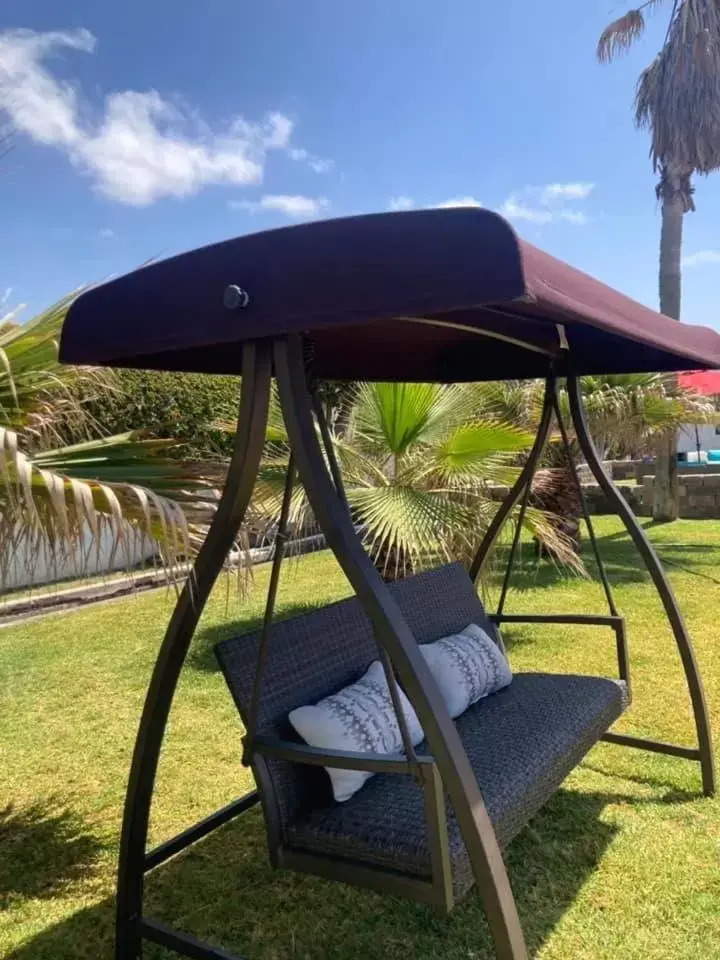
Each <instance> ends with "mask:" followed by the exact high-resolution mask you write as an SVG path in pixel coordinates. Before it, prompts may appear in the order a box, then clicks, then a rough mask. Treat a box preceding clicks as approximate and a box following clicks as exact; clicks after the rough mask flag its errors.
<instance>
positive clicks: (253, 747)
mask: <svg viewBox="0 0 720 960" xmlns="http://www.w3.org/2000/svg"><path fill="white" fill-rule="evenodd" d="M273 362H274V368H275V375H276V377H277V381H278V386H279V392H280V400H281V406H282V410H283V415H284V417H285V422H286V425H287V430H288V435H289V438H290V446H291V449H292V452H293V457H294V461H295V465H296V468H297V471H298V474H299V476H300V479H301V481H302V483H303V485H304V487H305V491H306V494H307V497H308V500H309V502H310V505H311V507H312V509H313V511H314V514H315V517H316V519H317V521H318V523H319V525H320V527H321V529H322V530H323V532H324V533H325V535H326V537H327V541H328V544H329V546H330V547H331V549H332V550H333V552H334V554H335V556H336V557H337V559H338V561H339V563H340V565H341V566H342V568H343V570H344V572H345V574H346V576H347V577H348V579H349V580H350V582H351V584H352V586H353V588H354V589H355V592H356V594H357V595H358V597H359V599H360V601H361V603H362V604H363V606H364V608H365V610H366V612H367V614H368V616H369V617H370V619H371V621H372V623H373V625H374V627H375V633H376V637H377V641H378V645H379V648H380V651H381V655H382V656H383V659H384V662H385V663H386V669H387V670H388V679H389V681H390V682H391V689H393V686H394V682H395V673H397V676H398V677H399V679H400V681H401V682H402V684H403V686H404V688H405V690H406V692H407V694H408V696H409V699H410V701H411V702H412V704H413V706H414V707H415V710H416V712H417V715H418V718H419V720H420V723H421V724H422V726H423V729H424V731H425V733H426V738H427V741H428V744H429V746H430V749H431V751H432V756H431V757H429V756H413V755H412V753H411V754H410V755H408V756H387V755H382V756H375V755H368V754H348V753H344V752H334V753H330V752H326V751H321V750H317V749H315V748H312V747H309V746H305V745H302V744H297V743H284V742H279V741H273V740H269V739H267V738H264V737H261V736H255V737H254V738H252V739H251V740H250V741H248V743H247V750H248V754H249V756H247V759H249V760H251V761H252V765H253V770H254V772H255V776H256V779H257V781H258V784H259V786H260V788H261V789H260V793H261V794H262V795H263V797H262V798H263V810H264V814H265V820H266V826H267V832H268V845H269V848H270V857H271V862H272V863H273V865H283V866H287V867H290V868H294V869H298V870H302V871H305V872H310V873H316V874H319V875H321V876H325V877H329V878H332V879H342V880H345V881H350V882H355V883H358V884H361V885H363V886H371V887H375V888H376V889H381V890H387V891H389V892H392V893H396V894H401V895H404V896H406V897H410V898H412V899H415V900H420V901H421V902H424V903H427V904H430V905H432V906H434V907H436V908H437V909H440V910H441V911H443V912H446V911H448V910H449V909H450V908H451V906H452V903H453V895H452V877H451V869H450V858H449V852H448V836H447V828H446V817H445V794H446V793H447V795H448V796H449V798H450V801H451V803H452V805H453V808H454V810H455V814H456V816H457V820H458V823H459V826H460V829H461V832H462V835H463V839H464V841H465V845H466V847H467V851H468V854H469V857H470V862H471V865H472V869H473V873H474V875H475V881H476V883H477V886H478V890H479V893H480V896H481V898H482V901H483V905H484V908H485V912H486V915H487V918H488V923H489V926H490V929H491V932H492V936H493V939H494V942H495V948H496V955H497V957H498V958H499V960H526V958H527V951H526V948H525V943H524V939H523V933H522V929H521V926H520V921H519V918H518V915H517V909H516V906H515V901H514V898H513V895H512V891H511V888H510V883H509V880H508V876H507V872H506V870H505V865H504V863H503V859H502V856H501V853H500V848H499V846H498V843H497V839H496V837H495V833H494V830H493V827H492V824H491V822H490V818H489V816H488V814H487V811H486V809H485V805H484V803H483V798H482V795H481V792H480V789H479V787H478V784H477V781H476V779H475V776H474V774H473V771H472V768H471V766H470V763H469V761H468V758H467V756H466V754H465V750H464V748H463V746H462V743H461V741H460V738H459V736H458V734H457V731H456V729H455V726H454V724H453V722H452V720H451V718H450V716H449V714H448V712H447V708H446V706H445V703H444V700H443V698H442V696H441V695H440V692H439V690H438V688H437V685H436V683H435V681H434V679H433V677H432V675H431V673H430V671H429V669H428V667H427V664H426V662H425V659H424V658H423V657H422V656H421V655H420V654H419V651H418V649H417V645H416V643H415V640H414V637H413V636H412V633H411V632H410V630H409V628H408V626H407V623H406V622H405V620H404V618H403V616H402V614H401V613H400V610H399V608H398V606H397V604H396V603H395V601H394V600H393V598H392V595H391V594H390V592H389V590H388V588H387V586H386V584H385V583H384V582H383V581H382V579H381V577H380V576H379V574H378V573H377V571H376V569H375V567H374V566H373V564H372V563H371V561H370V559H369V558H368V556H367V554H366V553H365V551H364V549H363V547H362V544H361V542H360V540H359V538H358V537H357V534H356V531H355V529H354V527H353V523H352V519H351V516H350V513H349V510H348V508H347V503H346V501H345V498H344V492H343V490H342V479H341V478H340V475H339V470H338V469H337V464H336V463H334V461H333V457H332V452H331V450H330V449H328V442H327V437H326V435H325V434H326V432H327V431H326V425H323V420H322V418H319V419H318V425H319V428H320V432H321V436H322V439H323V440H324V441H325V447H326V451H325V454H326V456H324V455H323V448H322V446H321V444H320V441H319V439H318V432H317V430H316V425H315V419H314V417H315V415H316V414H317V409H316V410H315V414H314V411H313V401H312V398H311V396H310V393H309V391H308V387H307V382H306V371H305V367H304V363H303V351H302V343H301V341H300V339H299V338H297V337H289V338H282V339H278V340H276V341H274V342H272V343H270V342H267V341H260V342H257V343H250V344H247V345H246V346H245V348H244V352H243V368H242V393H241V401H240V413H239V418H238V430H237V437H236V443H235V448H234V453H233V457H232V460H231V463H230V468H229V471H228V477H227V481H226V485H225V490H224V492H223V496H222V498H221V501H220V503H219V506H218V510H217V513H216V516H215V518H214V520H213V523H212V525H211V528H210V531H209V533H208V536H207V539H206V541H205V544H204V545H203V547H202V549H201V551H200V553H199V555H198V558H197V560H196V562H195V566H194V568H193V572H192V574H191V576H190V578H189V580H188V583H187V584H186V586H185V589H184V590H183V592H182V594H181V596H180V598H179V600H178V603H177V606H176V608H175V611H174V613H173V616H172V618H171V621H170V624H169V626H168V629H167V632H166V635H165V639H164V641H163V644H162V646H161V648H160V652H159V654H158V658H157V662H156V665H155V669H154V671H153V675H152V679H151V682H150V686H149V689H148V693H147V697H146V701H145V706H144V709H143V714H142V718H141V722H140V728H139V730H138V735H137V740H136V744H135V751H134V754H133V761H132V767H131V771H130V779H129V783H128V790H127V796H126V803H125V812H124V819H123V830H122V837H121V847H120V864H119V871H118V898H117V933H116V953H115V956H116V960H141V957H142V943H143V940H149V941H152V942H155V943H159V944H162V945H163V946H165V947H167V948H169V949H172V950H175V951H176V952H178V953H180V954H183V955H185V956H188V957H193V958H198V960H242V958H239V957H236V956H234V955H233V954H230V953H228V952H227V951H225V950H222V949H219V948H217V947H213V946H211V945H210V944H206V943H203V942H202V941H199V940H197V939H196V938H194V937H192V936H190V935H188V934H183V933H179V932H177V931H174V930H171V929H170V928H168V927H166V926H165V925H164V924H162V923H159V922H157V921H155V920H152V919H150V918H147V917H144V916H143V913H142V906H143V888H144V877H145V874H146V873H147V872H149V871H150V870H152V869H154V868H155V867H157V866H159V865H160V864H161V863H164V862H165V861H166V860H168V859H170V858H171V857H173V856H175V855H176V854H177V853H180V852H181V851H182V850H184V849H186V848H187V847H188V846H190V845H191V844H193V843H195V842H197V841H198V840H200V839H201V838H202V837H205V836H207V835H208V834H209V833H211V832H212V831H213V830H215V829H216V828H217V827H219V826H221V825H223V824H225V823H228V822H229V821H230V820H232V819H234V818H235V817H236V816H238V815H239V814H241V813H243V812H244V811H246V810H248V809H249V808H250V807H252V806H254V805H255V804H256V803H257V802H258V800H259V799H260V797H259V794H258V792H251V793H249V794H248V795H247V796H245V797H241V798H239V799H238V800H236V801H234V802H233V803H231V804H229V805H227V806H226V807H224V808H222V809H221V810H218V811H217V812H216V813H214V814H212V815H211V816H210V817H207V818H206V819H204V820H202V821H200V823H197V824H195V825H194V826H192V827H190V828H189V829H187V830H185V831H183V832H182V833H180V834H179V835H177V836H176V837H173V838H171V839H170V840H168V841H167V842H165V843H163V844H161V845H160V846H159V847H157V848H156V849H154V850H151V851H150V852H146V849H145V848H146V843H147V834H148V822H149V813H150V804H151V800H152V792H153V787H154V782H155V775H156V771H157V764H158V759H159V755H160V748H161V745H162V740H163V736H164V732H165V727H166V724H167V719H168V714H169V711H170V707H171V704H172V700H173V696H174V693H175V688H176V686H177V681H178V678H179V675H180V671H181V669H182V666H183V663H184V661H185V657H186V654H187V651H188V648H189V645H190V641H191V639H192V635H193V633H194V630H195V627H196V625H197V622H198V620H199V618H200V615H201V613H202V610H203V608H204V606H205V603H206V601H207V598H208V596H209V594H210V591H211V589H212V586H213V584H214V582H215V580H216V578H217V575H218V574H219V572H220V570H221V569H222V565H223V563H224V560H225V557H226V555H227V552H228V550H229V549H230V547H231V545H232V543H233V542H234V539H235V537H236V535H237V532H238V529H239V527H240V524H241V523H242V520H243V518H244V515H245V512H246V510H247V507H248V503H249V500H250V495H251V492H252V488H253V485H254V481H255V477H256V474H257V471H258V468H259V465H260V459H261V455H262V450H263V443H264V436H265V425H266V421H267V412H268V404H269V395H270V379H271V372H272V365H273ZM568 392H569V396H570V409H571V416H572V421H573V425H574V427H575V432H576V435H577V437H578V440H579V442H580V445H581V447H582V449H583V453H584V455H585V457H586V459H587V461H588V464H589V465H590V467H591V469H592V471H593V473H594V475H595V477H596V478H597V480H598V482H599V483H600V485H601V487H602V488H603V490H604V491H605V493H606V496H608V498H609V499H610V500H611V502H612V503H614V504H615V506H616V507H617V509H618V512H619V513H620V515H621V517H622V518H623V520H624V522H625V525H626V526H627V528H628V530H629V532H630V534H631V536H632V538H633V540H634V541H635V543H636V545H637V546H638V548H639V550H640V553H641V556H642V557H643V559H644V561H645V563H646V564H647V566H648V569H649V570H650V572H651V575H652V577H653V581H654V582H655V585H656V587H657V589H658V592H659V593H660V595H661V598H662V600H663V604H664V606H665V610H666V612H667V614H668V618H669V620H670V622H671V625H672V627H673V632H674V635H675V639H676V642H677V645H678V648H679V650H680V654H681V658H682V662H683V666H684V668H685V673H686V678H687V682H688V687H689V689H690V695H691V700H692V705H693V709H694V712H695V720H696V725H697V730H698V740H699V747H698V748H697V749H695V748H689V747H679V746H675V745H672V744H665V743H662V742H660V741H654V740H648V739H642V738H636V737H630V736H626V735H620V734H613V733H608V734H607V735H606V736H605V739H606V740H608V741H610V742H614V743H617V744H622V745H625V746H633V747H641V748H643V749H648V750H652V751H656V752H662V753H667V754H670V755H673V756H678V757H683V758H687V759H693V760H698V761H699V762H700V763H701V765H702V771H703V786H704V789H705V792H706V793H708V794H712V793H713V792H714V789H715V779H714V768H713V760H712V747H711V741H710V728H709V720H708V714H707V708H706V704H705V699H704V694H703V690H702V683H701V680H700V676H699V672H698V669H697V664H696V662H695V658H694V655H693V651H692V645H691V643H690V639H689V637H688V635H687V631H686V629H685V626H684V623H683V621H682V616H681V614H680V612H679V609H678V606H677V602H676V600H675V598H674V596H673V594H672V591H671V589H670V586H669V584H668V583H667V580H666V579H665V577H664V575H663V573H662V570H661V568H660V564H659V561H658V559H657V556H656V555H655V553H654V551H653V550H652V547H651V546H650V544H649V543H648V541H647V538H646V537H645V534H644V532H643V530H642V528H641V527H640V525H639V524H638V523H637V520H636V519H635V517H634V516H633V514H632V512H631V511H630V510H629V508H628V506H627V504H626V503H625V501H624V499H623V498H622V496H621V495H620V494H619V492H618V491H617V489H616V488H615V486H614V484H613V483H612V481H611V480H610V478H609V477H608V476H607V474H606V473H605V471H604V469H603V467H602V464H601V462H600V460H599V458H598V456H597V453H596V451H595V449H594V447H593V445H592V441H591V439H590V437H589V434H588V431H587V425H586V422H585V419H584V415H583V411H582V402H581V398H580V392H579V389H578V385H577V381H576V380H575V379H574V378H570V379H569V380H568ZM554 413H556V415H558V416H559V407H558V405H557V383H556V379H555V377H554V375H550V376H549V377H548V381H547V384H546V390H545V399H544V402H543V410H542V415H541V419H540V425H539V429H538V434H537V438H536V441H535V444H534V446H533V449H532V451H531V454H530V457H529V459H528V463H527V464H526V466H525V468H524V469H523V470H522V472H521V474H520V476H519V478H518V480H517V482H516V484H515V485H514V487H513V489H512V490H511V491H510V494H509V496H508V497H507V498H506V500H505V502H504V503H503V504H502V505H501V507H500V508H499V509H498V511H497V514H496V516H495V518H494V520H493V522H492V524H491V525H490V528H489V530H488V532H487V535H486V537H485V539H484V540H483V543H482V544H481V545H480V548H479V549H478V552H477V555H476V557H475V560H474V562H473V564H472V568H471V572H472V575H473V578H475V579H476V578H477V577H478V576H479V574H480V572H481V571H482V568H483V566H484V564H485V563H486V561H487V559H488V556H489V554H490V551H491V548H492V546H493V544H494V543H495V542H496V540H497V537H498V536H499V534H500V532H501V530H502V528H503V526H504V524H505V523H506V522H507V520H508V519H509V517H510V515H511V512H512V510H513V508H514V507H515V506H516V505H517V503H518V501H519V500H520V499H521V498H524V502H525V503H527V495H528V491H529V486H530V484H531V482H532V477H533V474H534V472H535V469H536V468H537V465H538V463H539V462H540V458H541V456H542V451H543V449H544V447H545V443H546V441H547V438H548V435H549V432H550V426H551V422H552V418H553V414H554ZM560 419H561V418H560ZM564 439H565V441H566V442H567V436H566V434H565V433H564ZM326 458H329V459H326ZM328 468H329V470H328ZM329 471H330V472H329ZM293 472H294V469H293V464H292V463H291V465H290V470H289V476H288V482H287V487H286V493H287V490H288V489H289V490H291V488H292V474H293ZM578 485H579V484H578ZM581 492H582V491H581ZM586 519H587V518H586ZM590 529H591V537H592V539H593V546H594V549H596V547H597V544H596V543H595V539H594V533H593V532H592V525H591V524H590ZM516 545H517V544H516ZM282 549H283V544H282V541H281V542H280V544H279V545H278V549H277V555H276V563H275V564H274V567H275V575H274V582H275V586H276V585H277V575H278V573H277V571H279V562H280V559H281V555H282ZM514 552H515V550H514V549H513V551H512V554H513V555H514ZM596 557H597V559H598V566H599V570H600V572H601V577H602V579H603V583H604V585H606V587H607V590H606V592H607V591H609V584H607V583H606V577H605V572H604V568H603V567H602V561H601V560H600V557H599V553H597V552H596ZM504 592H505V593H506V592H507V587H506V588H505V591H504ZM608 603H609V606H610V615H609V616H594V615H593V616H585V615H575V614H560V615H557V616H553V615H550V616H540V615H523V614H505V613H503V612H502V610H499V612H498V613H497V614H495V616H494V618H493V619H494V621H495V623H496V624H498V625H501V624H504V623H518V622H525V623H546V622H556V623H578V624H588V625H596V626H607V627H610V628H612V629H613V630H614V631H615V635H616V643H617V652H618V669H619V673H620V676H621V678H622V679H625V680H628V681H629V664H628V652H627V642H626V637H625V623H624V620H623V618H622V617H620V616H618V615H617V611H616V610H615V607H614V603H613V601H612V596H611V593H608ZM271 612H272V602H270V603H269V604H268V614H267V616H266V631H267V630H269V618H270V614H271ZM272 757H275V758H278V757H280V758H282V759H287V760H291V761H293V762H299V763H305V764H313V765H322V766H335V767H341V768H345V769H348V768H351V769H359V770H371V771H374V772H386V773H392V774H400V775H414V776H416V777H418V779H419V780H420V782H421V784H422V787H423V789H424V796H425V809H426V815H427V822H428V831H429V840H430V851H431V876H430V877H429V878H427V879H424V878H422V877H412V876H409V875H404V874H402V873H395V872H394V871H390V870H382V869H379V868H378V869H375V868H371V867H362V866H360V865H358V864H355V863H351V864H348V863H346V862H344V861H341V860H338V859H335V858H331V857H323V856H317V855H310V854H301V853H299V852H297V851H293V850H288V849H286V848H284V847H283V843H282V836H281V830H280V826H279V818H278V815H277V811H276V810H274V809H273V806H272V796H273V794H272V790H271V789H266V786H267V782H268V774H267V768H266V759H267V758H272Z"/></svg>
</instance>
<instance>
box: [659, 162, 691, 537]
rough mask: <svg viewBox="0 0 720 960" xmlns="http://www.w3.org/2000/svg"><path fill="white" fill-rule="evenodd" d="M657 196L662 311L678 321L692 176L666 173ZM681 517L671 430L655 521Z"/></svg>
mask: <svg viewBox="0 0 720 960" xmlns="http://www.w3.org/2000/svg"><path fill="white" fill-rule="evenodd" d="M658 193H659V195H660V197H661V198H662V226H661V229H660V271H659V288H660V290H659V292H660V312H661V313H664V314H665V316H667V317H672V319H673V320H679V319H680V298H681V293H682V280H681V272H680V271H681V266H680V264H681V255H682V232H683V217H684V216H685V213H686V211H687V209H688V201H689V202H690V203H692V200H691V192H690V185H689V177H684V178H683V177H682V175H680V174H673V173H671V172H669V171H666V172H664V173H663V176H662V179H661V181H660V185H659V187H658ZM678 514H679V499H678V474H677V437H676V434H675V431H671V432H670V433H667V434H665V435H664V436H662V437H660V438H659V440H658V442H657V446H656V460H655V484H654V488H653V518H654V519H655V520H662V521H667V520H677V518H678Z"/></svg>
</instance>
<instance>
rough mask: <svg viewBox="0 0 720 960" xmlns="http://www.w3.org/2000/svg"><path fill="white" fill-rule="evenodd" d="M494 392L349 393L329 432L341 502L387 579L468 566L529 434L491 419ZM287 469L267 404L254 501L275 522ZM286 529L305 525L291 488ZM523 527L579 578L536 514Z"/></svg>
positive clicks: (399, 389) (298, 495)
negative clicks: (341, 417) (499, 487)
mask: <svg viewBox="0 0 720 960" xmlns="http://www.w3.org/2000/svg"><path fill="white" fill-rule="evenodd" d="M500 396H501V394H500V392H498V391H497V390H495V389H493V390H492V391H491V390H489V389H487V390H486V389H484V385H483V386H481V387H478V386H477V385H475V384H462V385H455V386H442V385H439V384H418V383H393V384H385V383H366V384H360V385H358V386H357V387H356V388H355V392H354V396H353V398H352V401H351V403H350V404H349V411H348V415H347V419H346V422H345V423H343V424H342V426H341V427H339V428H335V429H334V430H333V438H332V439H333V446H334V451H335V454H336V456H337V458H338V460H339V462H340V465H341V468H342V474H343V479H344V486H345V492H346V496H347V499H348V503H349V505H350V509H351V511H352V513H353V518H354V520H355V522H356V524H357V526H358V528H359V529H360V530H361V531H362V534H363V538H364V542H365V545H366V548H367V550H368V552H369V553H370V555H371V556H372V558H373V560H374V562H375V564H376V566H377V567H378V569H379V570H380V572H381V573H382V574H383V576H385V577H386V578H388V579H395V578H397V577H402V576H406V575H407V574H409V573H411V572H413V571H416V570H420V569H423V568H425V567H429V566H433V565H436V564H438V563H443V562H447V561H448V560H451V559H460V560H465V561H467V562H469V560H470V559H471V558H472V555H473V553H474V551H475V550H476V549H477V546H478V544H479V542H480V540H481V539H482V535H483V533H484V532H485V530H486V529H487V527H488V524H489V523H490V520H491V519H492V517H493V515H494V513H495V511H496V510H497V506H498V505H497V502H496V501H495V500H494V499H493V498H492V494H491V487H492V486H493V485H494V484H496V483H501V484H507V483H510V482H512V480H513V479H514V478H515V476H517V470H518V467H517V466H516V463H517V459H518V456H519V455H520V454H521V453H522V452H523V451H526V450H527V449H528V448H529V446H530V445H531V443H532V440H533V434H532V433H531V432H530V431H529V430H527V429H525V428H524V427H523V426H518V425H516V424H514V423H513V422H511V421H510V420H507V419H502V418H501V417H499V416H497V415H496V412H495V410H494V409H493V406H494V405H495V403H496V401H497V405H498V409H499V408H500V406H501V403H500V401H499V400H498V398H499V397H500ZM286 468H287V435H286V434H285V431H284V425H283V423H282V416H281V414H280V411H279V408H278V406H277V404H276V403H274V404H273V406H272V409H271V417H270V427H269V431H268V451H267V456H266V458H265V462H264V464H263V468H262V470H261V474H260V478H259V482H258V486H257V490H256V498H257V504H258V510H259V512H262V513H265V515H267V516H274V515H276V514H277V511H278V505H279V499H280V496H281V490H282V486H283V483H284V475H285V470H286ZM291 517H292V520H293V522H294V523H300V524H302V523H304V522H306V521H307V519H308V508H307V503H306V501H305V499H304V497H303V495H302V492H301V490H300V489H299V487H298V488H297V489H296V492H295V495H294V498H293V509H292V513H291ZM525 522H526V526H527V528H528V529H529V530H530V531H531V532H532V534H533V535H537V536H538V537H540V538H541V539H542V540H543V541H544V542H548V543H549V544H550V546H551V548H552V552H553V554H554V555H556V556H559V557H560V558H561V559H562V560H564V561H567V562H569V563H571V564H573V565H574V566H575V567H576V568H577V569H580V564H579V562H578V561H577V560H576V558H575V557H574V555H573V553H572V551H571V550H570V549H568V545H567V544H566V543H565V541H564V538H563V537H562V536H561V535H558V533H557V531H556V529H555V528H554V526H553V524H552V523H550V522H549V520H548V518H547V517H546V516H545V515H544V513H542V512H541V511H540V510H537V509H530V510H529V511H528V514H527V516H526V521H525Z"/></svg>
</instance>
